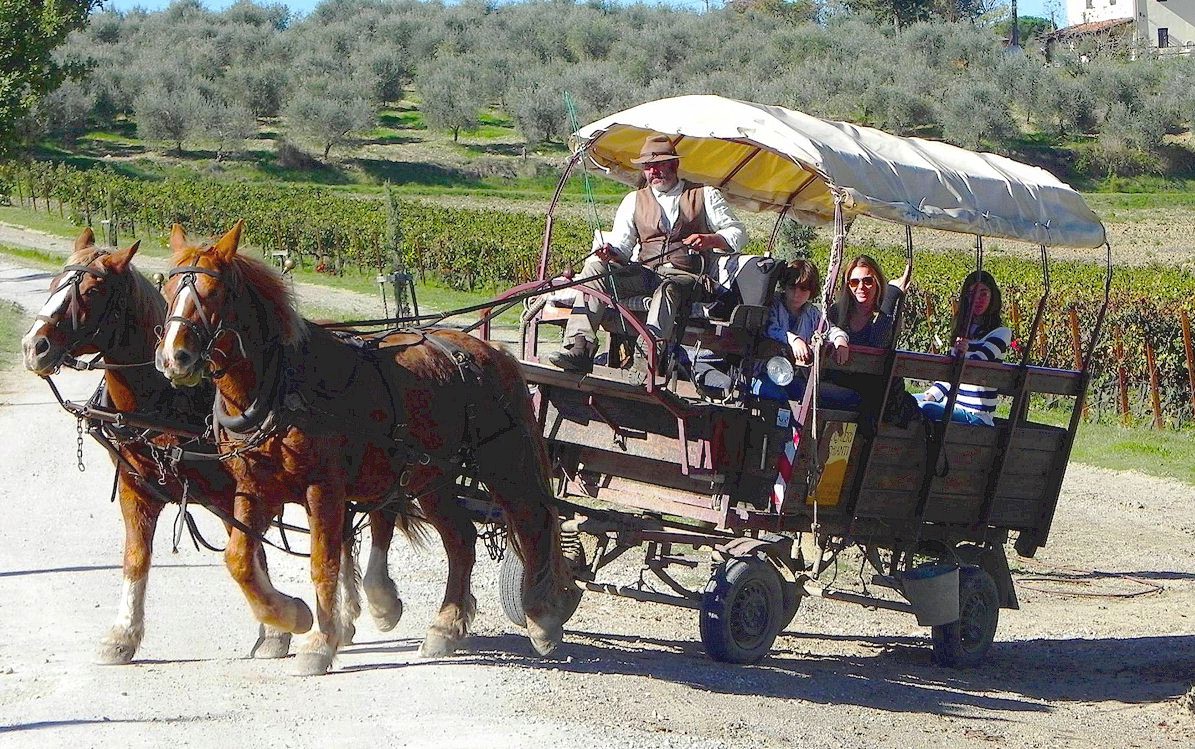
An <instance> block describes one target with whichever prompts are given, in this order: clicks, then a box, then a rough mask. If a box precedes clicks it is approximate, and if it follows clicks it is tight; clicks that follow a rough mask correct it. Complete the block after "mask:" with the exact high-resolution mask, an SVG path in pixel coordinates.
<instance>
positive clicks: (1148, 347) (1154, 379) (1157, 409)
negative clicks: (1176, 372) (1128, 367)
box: [1145, 338, 1166, 429]
mask: <svg viewBox="0 0 1195 749" xmlns="http://www.w3.org/2000/svg"><path fill="white" fill-rule="evenodd" d="M1145 364H1146V366H1147V367H1149V403H1150V406H1151V407H1152V408H1153V412H1154V429H1162V428H1164V427H1165V426H1166V421H1165V419H1163V418H1162V392H1161V389H1160V388H1159V387H1158V361H1157V358H1156V357H1155V355H1154V347H1153V345H1152V344H1151V343H1150V342H1149V339H1148V338H1146V339H1145Z"/></svg>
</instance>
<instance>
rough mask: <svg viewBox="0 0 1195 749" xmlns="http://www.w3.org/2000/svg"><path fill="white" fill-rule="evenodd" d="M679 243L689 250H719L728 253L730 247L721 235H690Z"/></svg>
mask: <svg viewBox="0 0 1195 749" xmlns="http://www.w3.org/2000/svg"><path fill="white" fill-rule="evenodd" d="M681 243H682V244H684V245H685V246H686V247H688V248H689V249H690V250H694V251H698V252H700V251H701V250H721V251H723V252H729V251H730V245H729V244H727V242H726V238H725V237H723V236H722V235H721V234H718V233H713V234H690V235H689V236H687V237H685V238H684V239H682V240H681Z"/></svg>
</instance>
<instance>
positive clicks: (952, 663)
mask: <svg viewBox="0 0 1195 749" xmlns="http://www.w3.org/2000/svg"><path fill="white" fill-rule="evenodd" d="M958 613H959V619H958V621H957V622H951V623H950V624H942V625H939V626H936V627H934V628H933V629H932V632H931V636H932V639H933V644H934V661H935V662H936V663H937V664H938V665H940V666H949V667H951V668H974V667H975V666H978V665H979V664H980V663H981V662H982V661H983V658H984V656H986V655H987V652H988V650H990V649H991V647H992V641H993V640H995V638H996V626H997V625H998V624H999V623H1000V593H999V591H997V590H996V581H994V580H992V576H991V575H989V574H988V573H987V572H986V571H984V570H983V569H981V568H979V567H970V566H965V567H960V568H959V594H958Z"/></svg>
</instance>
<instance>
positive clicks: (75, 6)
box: [0, 0, 98, 156]
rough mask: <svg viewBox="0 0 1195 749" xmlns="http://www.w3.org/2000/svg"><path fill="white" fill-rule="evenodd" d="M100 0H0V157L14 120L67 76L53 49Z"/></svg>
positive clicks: (10, 142) (9, 139)
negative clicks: (55, 57)
mask: <svg viewBox="0 0 1195 749" xmlns="http://www.w3.org/2000/svg"><path fill="white" fill-rule="evenodd" d="M97 4H98V0H0V156H2V155H4V153H5V152H6V151H7V150H8V149H9V148H11V147H12V145H13V137H14V134H15V132H16V123H17V121H18V120H19V119H20V118H21V117H23V116H24V115H25V113H27V112H28V111H29V110H30V109H31V108H32V107H33V106H34V105H35V104H36V103H37V101H38V100H39V99H40V98H41V97H42V96H44V95H45V94H47V93H48V92H50V91H53V90H54V89H55V88H56V87H57V86H58V85H59V84H60V83H62V81H63V80H64V79H65V78H66V75H67V73H68V70H67V69H66V68H65V67H64V66H62V65H60V64H59V63H58V61H56V60H55V59H54V56H53V53H54V50H55V48H56V47H58V45H60V44H62V43H63V42H64V41H65V40H66V37H67V35H68V34H69V33H70V32H71V31H74V30H75V29H79V28H82V27H83V26H84V25H85V24H86V23H87V14H88V13H90V12H91V9H92V8H93V7H95V6H96V5H97Z"/></svg>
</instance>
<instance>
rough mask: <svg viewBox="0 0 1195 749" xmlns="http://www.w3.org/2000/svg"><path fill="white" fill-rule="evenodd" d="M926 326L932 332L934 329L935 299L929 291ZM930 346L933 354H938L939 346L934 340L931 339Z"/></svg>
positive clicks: (926, 304) (926, 303) (926, 300)
mask: <svg viewBox="0 0 1195 749" xmlns="http://www.w3.org/2000/svg"><path fill="white" fill-rule="evenodd" d="M925 326H926V328H928V329H929V330H931V331H932V330H933V329H934V297H933V295H931V294H930V293H929V292H928V291H926V292H925ZM929 346H930V353H931V354H936V353H938V344H936V343H935V342H934V340H933V339H930V342H929Z"/></svg>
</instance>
